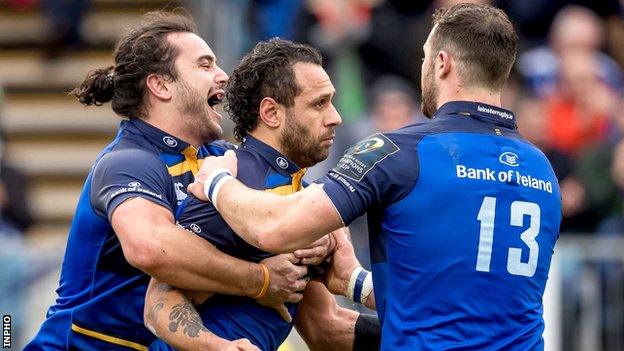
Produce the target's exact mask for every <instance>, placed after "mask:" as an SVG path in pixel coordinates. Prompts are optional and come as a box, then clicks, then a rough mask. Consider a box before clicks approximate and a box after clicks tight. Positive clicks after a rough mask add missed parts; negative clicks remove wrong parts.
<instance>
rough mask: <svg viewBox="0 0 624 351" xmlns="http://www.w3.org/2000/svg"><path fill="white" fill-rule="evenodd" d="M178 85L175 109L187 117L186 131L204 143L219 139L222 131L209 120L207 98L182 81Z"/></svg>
mask: <svg viewBox="0 0 624 351" xmlns="http://www.w3.org/2000/svg"><path fill="white" fill-rule="evenodd" d="M178 84H179V85H180V87H179V92H180V103H179V104H178V107H177V109H178V112H179V113H180V114H181V115H183V116H186V117H187V118H186V119H185V120H184V124H185V126H186V129H187V130H188V131H189V132H190V133H192V134H194V135H195V136H197V137H198V138H199V139H200V140H202V141H203V142H205V143H208V142H211V141H214V140H217V139H220V138H221V137H222V136H223V129H221V126H220V125H219V124H217V123H216V122H215V121H213V120H212V119H211V118H210V112H209V111H208V109H209V108H210V107H209V106H208V98H207V97H206V96H202V94H201V93H200V92H199V91H197V90H195V89H193V87H191V86H190V85H189V84H187V83H186V82H184V81H180V82H179V83H178Z"/></svg>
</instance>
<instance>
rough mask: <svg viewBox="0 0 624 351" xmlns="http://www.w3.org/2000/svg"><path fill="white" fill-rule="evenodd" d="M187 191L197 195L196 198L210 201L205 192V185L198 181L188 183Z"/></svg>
mask: <svg viewBox="0 0 624 351" xmlns="http://www.w3.org/2000/svg"><path fill="white" fill-rule="evenodd" d="M186 191H187V193H189V194H193V195H195V197H196V198H198V199H200V200H202V201H208V199H207V198H206V195H205V194H204V186H203V185H202V184H200V183H198V182H194V183H191V184H189V185H188V187H187V188H186Z"/></svg>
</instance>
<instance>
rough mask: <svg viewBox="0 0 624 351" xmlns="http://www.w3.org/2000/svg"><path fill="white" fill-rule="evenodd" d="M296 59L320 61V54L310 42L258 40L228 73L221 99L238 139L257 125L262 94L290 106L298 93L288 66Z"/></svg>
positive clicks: (295, 61)
mask: <svg viewBox="0 0 624 351" xmlns="http://www.w3.org/2000/svg"><path fill="white" fill-rule="evenodd" d="M297 62H306V63H313V64H316V65H322V63H323V58H322V57H321V54H320V52H319V51H318V50H316V49H315V48H313V47H311V46H308V45H304V44H299V43H294V42H292V41H288V40H283V39H279V38H273V39H270V40H267V41H261V42H259V43H258V44H256V46H255V47H254V48H253V50H251V52H249V53H248V54H247V55H245V57H243V59H242V60H241V62H240V64H239V65H238V66H237V67H236V68H235V69H234V72H232V75H231V76H230V81H229V83H228V85H227V89H226V90H227V91H226V98H227V101H226V103H225V109H226V111H227V112H228V113H229V115H230V118H231V119H232V121H234V125H235V126H234V136H235V137H236V138H237V139H238V140H241V139H242V138H243V137H245V135H247V133H248V132H250V131H252V130H253V129H254V128H256V126H257V125H258V117H259V111H258V110H259V109H260V102H261V101H262V99H264V98H265V97H271V98H273V99H275V101H277V103H279V104H282V105H284V106H286V107H291V106H293V104H294V103H295V96H297V95H299V94H300V93H301V89H300V87H299V86H298V85H297V80H296V78H295V71H294V70H293V68H292V66H293V65H294V64H295V63H297Z"/></svg>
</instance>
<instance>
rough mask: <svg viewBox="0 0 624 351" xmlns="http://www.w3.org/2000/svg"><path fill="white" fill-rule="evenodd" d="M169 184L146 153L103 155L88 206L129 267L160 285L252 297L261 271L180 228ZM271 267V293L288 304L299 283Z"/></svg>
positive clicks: (260, 280)
mask: <svg viewBox="0 0 624 351" xmlns="http://www.w3.org/2000/svg"><path fill="white" fill-rule="evenodd" d="M170 183H171V179H170V175H169V173H168V172H167V169H166V168H165V167H164V166H163V164H162V161H161V160H160V159H159V158H158V157H156V156H154V155H151V154H149V153H148V152H146V151H144V150H122V151H120V152H115V153H111V154H107V155H105V156H104V157H102V159H101V160H100V161H99V162H98V163H97V164H96V166H95V167H94V170H93V173H92V180H91V189H90V198H91V205H92V206H93V209H94V211H95V212H96V213H98V214H100V215H101V216H102V217H108V219H109V221H110V223H111V225H112V228H113V230H114V231H115V233H116V235H117V238H118V239H119V242H120V244H121V247H122V250H123V253H124V256H125V258H126V259H127V260H128V262H129V263H130V264H131V265H133V266H135V267H137V268H139V269H141V270H143V271H144V272H146V273H148V274H149V275H151V276H153V277H155V278H156V279H158V280H159V281H163V282H167V283H168V284H170V285H173V286H178V287H181V288H185V289H189V290H198V291H213V292H219V293H223V294H229V295H244V296H251V297H253V296H256V295H257V294H258V293H259V291H260V290H261V289H262V287H263V284H264V282H265V281H266V280H267V279H265V278H264V276H265V274H264V268H262V267H261V266H259V265H257V264H254V263H250V262H246V261H243V260H239V259H236V258H234V257H231V256H229V255H226V254H224V253H222V252H220V251H219V250H217V249H216V248H215V247H214V246H212V245H211V244H210V243H208V242H207V241H206V240H204V239H202V238H200V237H198V236H197V235H195V234H193V233H189V232H187V231H185V230H183V229H181V228H179V227H178V226H177V225H176V224H175V222H174V218H173V214H172V208H171V203H172V202H175V201H176V199H175V194H174V193H173V191H172V188H171V187H169V186H168V185H170ZM273 263H275V264H276V265H277V266H272V265H269V264H267V265H266V266H267V269H268V270H269V276H270V278H271V279H270V292H271V293H273V292H276V293H279V295H281V296H282V297H283V298H284V300H282V302H283V301H287V300H288V298H289V297H290V296H288V294H289V293H294V292H295V291H296V290H295V288H296V283H297V281H296V279H295V280H289V279H288V278H286V277H285V276H284V274H282V273H283V272H282V271H283V270H282V268H284V267H283V266H280V262H273ZM276 296H277V295H276Z"/></svg>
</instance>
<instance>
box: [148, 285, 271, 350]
mask: <svg viewBox="0 0 624 351" xmlns="http://www.w3.org/2000/svg"><path fill="white" fill-rule="evenodd" d="M210 295H211V293H194V292H186V291H183V290H179V289H177V288H173V287H171V286H169V285H167V284H165V283H161V282H158V281H157V280H155V279H153V278H152V279H151V281H150V284H149V286H148V288H147V294H146V295H145V309H144V316H143V319H144V321H145V326H146V327H147V328H148V329H149V330H151V331H152V333H154V334H155V335H156V336H158V337H159V338H160V339H162V340H164V341H165V342H166V343H167V344H169V345H170V346H173V347H174V348H175V349H177V350H180V351H184V350H228V351H229V350H232V351H235V350H241V351H260V349H258V348H257V347H255V346H253V345H252V344H251V343H250V342H249V341H248V340H247V339H239V340H234V341H229V340H226V339H223V338H221V337H218V336H216V335H215V334H213V333H211V332H210V331H209V330H208V329H207V328H206V327H204V325H203V323H202V320H201V318H200V316H199V314H198V313H197V311H196V310H195V307H194V306H193V304H199V303H201V302H203V301H205V300H206V299H207V298H208V297H209V296H210Z"/></svg>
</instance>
